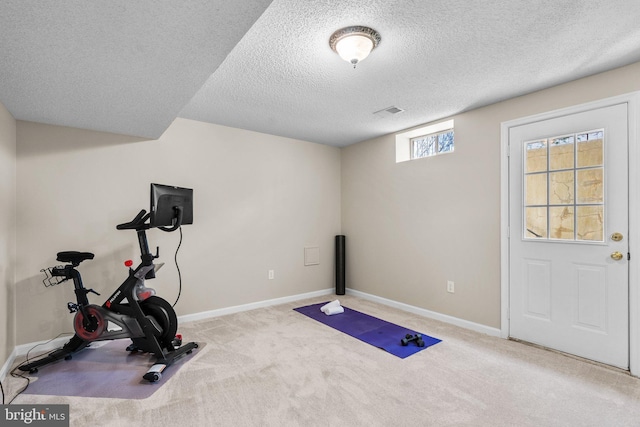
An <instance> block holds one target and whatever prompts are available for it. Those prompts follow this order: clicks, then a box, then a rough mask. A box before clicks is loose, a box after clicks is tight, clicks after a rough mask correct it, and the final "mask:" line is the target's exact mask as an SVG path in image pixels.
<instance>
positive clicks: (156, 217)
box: [149, 184, 193, 229]
mask: <svg viewBox="0 0 640 427" xmlns="http://www.w3.org/2000/svg"><path fill="white" fill-rule="evenodd" d="M150 213H151V216H150V219H149V221H150V222H149V225H150V227H174V229H177V228H178V227H180V226H181V225H185V224H193V190H192V189H191V188H182V187H174V186H171V185H162V184H151V210H150Z"/></svg>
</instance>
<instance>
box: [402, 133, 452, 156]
mask: <svg viewBox="0 0 640 427" xmlns="http://www.w3.org/2000/svg"><path fill="white" fill-rule="evenodd" d="M452 151H453V129H448V130H445V131H443V132H438V133H431V134H429V135H422V136H418V137H415V138H411V158H412V159H420V158H422V157H430V156H436V155H438V154H444V153H451V152H452Z"/></svg>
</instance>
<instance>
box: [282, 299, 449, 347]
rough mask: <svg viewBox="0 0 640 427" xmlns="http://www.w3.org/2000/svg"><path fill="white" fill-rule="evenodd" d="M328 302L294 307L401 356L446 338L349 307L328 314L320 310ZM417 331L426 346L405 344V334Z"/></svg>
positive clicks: (361, 339)
mask: <svg viewBox="0 0 640 427" xmlns="http://www.w3.org/2000/svg"><path fill="white" fill-rule="evenodd" d="M327 302H328V301H327ZM327 302H321V303H319V304H312V305H307V306H304V307H298V308H294V310H295V311H297V312H298V313H301V314H304V315H305V316H308V317H310V318H312V319H314V320H317V321H318V322H320V323H324V324H325V325H327V326H331V327H332V328H334V329H337V330H339V331H340V332H344V333H345V334H347V335H350V336H352V337H354V338H357V339H359V340H360V341H364V342H366V343H367V344H371V345H372V346H374V347H378V348H381V349H383V350H385V351H387V352H389V353H391V354H393V355H394V356H398V357H399V358H401V359H404V358H405V357H408V356H411V355H412V354H414V353H417V352H419V351H422V350H424V349H425V348H427V347H430V346H432V345H434V344H438V343H439V342H440V341H442V340H439V339H438V338H433V337H430V336H428V335H425V334H422V333H420V332H416V331H414V330H412V329H408V328H405V327H402V326H399V325H396V324H395V323H390V322H387V321H385V320H382V319H378V318H377V317H373V316H369V315H368V314H365V313H361V312H359V311H356V310H352V309H350V308H348V307H345V306H342V308H344V313H341V314H334V315H332V316H327V315H326V314H324V313H323V312H322V311H320V307H322V306H323V305H325V304H326V303H327ZM417 333H420V335H422V340H423V341H424V347H418V346H417V345H416V344H415V342H410V343H409V345H407V346H403V345H402V343H401V340H402V338H404V337H405V335H407V334H411V335H415V334H417Z"/></svg>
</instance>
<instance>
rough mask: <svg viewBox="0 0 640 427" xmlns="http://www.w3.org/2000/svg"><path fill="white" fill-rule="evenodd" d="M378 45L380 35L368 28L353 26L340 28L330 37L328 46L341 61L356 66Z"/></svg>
mask: <svg viewBox="0 0 640 427" xmlns="http://www.w3.org/2000/svg"><path fill="white" fill-rule="evenodd" d="M379 44H380V33H378V32H377V31H376V30H374V29H372V28H369V27H362V26H353V27H346V28H342V29H340V30H338V31H336V32H335V33H333V34H332V35H331V37H330V38H329V46H331V49H333V50H334V51H335V52H336V53H337V54H338V55H340V57H341V58H342V59H344V60H345V61H347V62H350V63H351V64H353V68H356V64H357V63H358V62H360V61H362V60H363V59H364V58H366V57H367V56H369V53H371V51H372V50H373V49H375V48H376V47H377V46H378V45H379Z"/></svg>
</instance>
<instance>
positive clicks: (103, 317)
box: [19, 184, 198, 382]
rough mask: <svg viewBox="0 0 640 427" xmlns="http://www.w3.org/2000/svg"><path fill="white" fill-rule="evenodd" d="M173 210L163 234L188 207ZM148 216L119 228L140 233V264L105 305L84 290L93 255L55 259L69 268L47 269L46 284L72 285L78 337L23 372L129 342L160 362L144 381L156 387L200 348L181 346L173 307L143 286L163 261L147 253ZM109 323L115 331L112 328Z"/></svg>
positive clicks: (177, 223) (178, 221)
mask: <svg viewBox="0 0 640 427" xmlns="http://www.w3.org/2000/svg"><path fill="white" fill-rule="evenodd" d="M154 185H157V184H152V191H153V186H154ZM168 188H171V187H168ZM173 188H178V187H173ZM152 197H153V196H152ZM189 201H190V200H189ZM172 210H173V211H174V212H175V218H174V220H173V226H172V227H170V228H166V227H158V228H161V229H162V230H163V231H174V230H177V229H178V228H179V227H180V226H181V225H182V219H183V211H184V208H183V207H182V206H173V207H172ZM152 212H153V206H152ZM150 216H151V213H147V212H146V211H145V210H144V209H143V210H141V211H140V212H139V213H138V215H136V217H135V218H134V219H133V220H132V221H130V222H127V223H124V224H120V225H118V226H117V227H116V228H117V229H118V230H136V232H137V234H138V243H139V245H140V252H141V260H142V261H141V263H140V265H138V267H136V268H135V269H133V268H132V267H131V266H132V265H133V263H132V262H128V264H129V265H128V266H129V276H128V277H127V279H126V280H125V281H124V282H123V283H122V285H120V287H118V289H116V291H115V292H114V293H113V294H111V296H110V297H109V298H108V299H107V300H106V301H105V302H104V304H102V306H98V305H95V304H90V303H89V299H88V297H87V295H88V294H89V293H93V294H96V295H100V294H99V293H98V292H96V291H94V290H93V289H87V288H85V287H84V285H83V283H82V277H81V275H80V272H79V271H78V270H77V269H76V267H78V266H79V265H80V263H82V262H83V261H86V260H91V259H93V257H94V254H92V253H90V252H77V251H65V252H59V253H58V254H57V258H56V259H57V260H58V261H60V262H63V263H68V264H66V265H63V266H57V267H51V268H49V269H47V271H48V272H49V275H48V278H47V279H45V281H48V283H49V286H50V285H57V284H59V283H63V282H65V281H67V280H73V285H74V288H75V294H76V302H75V303H73V302H69V303H68V304H67V308H68V309H69V312H70V313H75V317H74V320H73V327H74V331H75V335H74V336H73V337H72V338H71V339H70V340H69V341H68V342H67V343H66V344H65V345H64V346H63V347H62V348H60V349H57V350H54V351H52V352H51V353H49V354H48V355H47V356H45V357H44V358H42V359H38V360H36V361H33V362H29V363H26V364H23V365H21V366H19V369H20V370H21V371H29V372H30V373H36V372H37V371H38V368H39V367H41V366H44V365H47V364H49V363H52V362H55V361H57V360H60V359H65V360H69V359H71V357H72V355H73V353H76V352H78V351H80V350H82V349H84V348H85V347H87V346H89V345H90V344H91V343H92V342H94V341H104V340H114V339H120V338H130V339H131V341H132V343H131V345H129V346H128V347H127V348H126V350H127V351H130V352H138V351H140V352H146V353H152V354H153V355H154V356H155V357H156V362H155V364H154V365H153V366H152V367H151V368H150V369H149V370H148V371H147V373H146V374H144V376H143V378H144V379H145V380H147V381H150V382H155V381H158V380H160V379H161V378H162V372H163V371H164V369H165V368H166V367H167V366H169V365H171V363H173V362H174V361H175V360H176V359H178V358H180V357H182V356H184V355H186V354H191V353H192V352H193V350H194V349H195V348H197V347H198V344H197V343H195V342H189V343H186V344H183V343H182V339H181V337H180V336H176V332H177V329H178V319H177V316H176V313H175V311H174V310H173V307H172V306H171V304H170V303H168V302H167V301H165V300H164V299H162V298H160V297H158V296H155V290H153V289H152V288H147V287H146V286H145V285H144V281H145V279H152V278H154V277H155V270H156V267H155V265H154V263H153V260H154V259H155V258H158V257H159V249H156V254H155V255H154V254H152V253H151V252H149V246H148V241H147V235H146V230H148V229H149V228H152V224H150V223H148V222H147V220H149V218H150ZM187 223H190V222H187ZM45 286H47V283H45ZM110 324H114V325H117V326H116V327H115V328H114V327H112V326H111V325H110Z"/></svg>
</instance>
